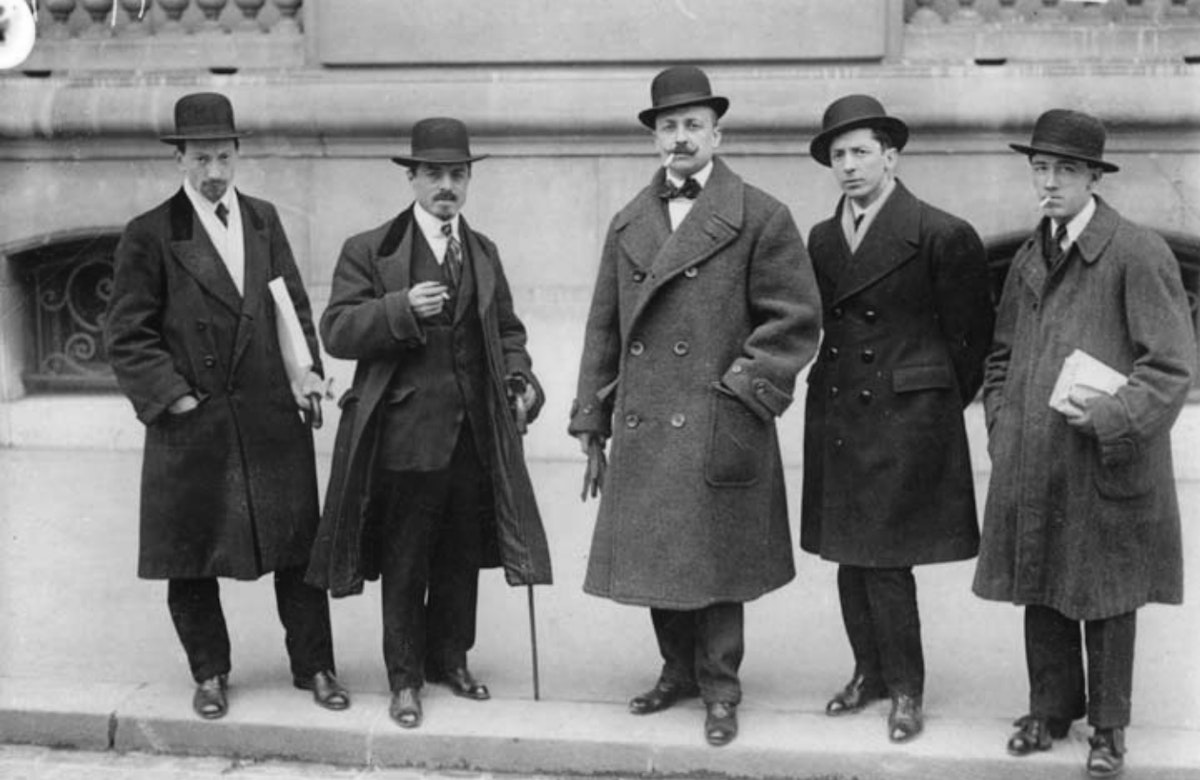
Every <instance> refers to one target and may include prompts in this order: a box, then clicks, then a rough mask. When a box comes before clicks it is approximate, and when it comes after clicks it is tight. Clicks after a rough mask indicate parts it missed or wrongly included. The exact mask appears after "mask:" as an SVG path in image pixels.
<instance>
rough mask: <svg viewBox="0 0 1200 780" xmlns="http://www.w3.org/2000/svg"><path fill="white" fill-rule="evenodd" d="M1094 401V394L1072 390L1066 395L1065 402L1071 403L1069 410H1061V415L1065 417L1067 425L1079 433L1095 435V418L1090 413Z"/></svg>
mask: <svg viewBox="0 0 1200 780" xmlns="http://www.w3.org/2000/svg"><path fill="white" fill-rule="evenodd" d="M1095 401H1096V396H1093V395H1084V394H1081V393H1079V392H1077V391H1075V390H1072V391H1071V393H1070V394H1069V395H1068V396H1067V402H1068V403H1069V404H1070V405H1071V411H1069V412H1063V416H1064V417H1066V418H1067V425H1070V426H1071V427H1072V428H1074V429H1075V430H1077V431H1079V432H1080V433H1085V434H1087V435H1089V436H1095V435H1096V420H1095V418H1094V417H1093V413H1092V408H1093V406H1094V404H1095Z"/></svg>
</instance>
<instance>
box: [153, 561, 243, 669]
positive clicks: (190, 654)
mask: <svg viewBox="0 0 1200 780" xmlns="http://www.w3.org/2000/svg"><path fill="white" fill-rule="evenodd" d="M167 607H168V609H170V611H171V620H172V622H174V624H175V632H176V634H178V635H179V641H180V643H181V644H182V645H183V650H184V652H185V653H186V654H187V658H188V666H189V667H190V668H191V672H192V678H193V679H194V680H195V681H196V682H202V681H204V680H207V679H209V678H210V677H216V676H217V675H219V674H229V668H230V664H229V631H228V630H227V629H226V627H225V614H224V612H222V610H221V595H220V587H219V585H218V584H217V580H216V578H215V577H205V578H200V579H173V580H169V581H168V582H167Z"/></svg>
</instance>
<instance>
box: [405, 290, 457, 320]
mask: <svg viewBox="0 0 1200 780" xmlns="http://www.w3.org/2000/svg"><path fill="white" fill-rule="evenodd" d="M448 300H450V294H449V293H448V292H446V285H444V284H442V283H441V282H418V283H416V284H414V285H413V286H412V287H411V288H409V290H408V305H409V306H410V307H412V311H413V314H415V315H417V319H419V320H427V319H429V318H431V317H436V316H437V315H439V314H441V313H442V308H443V307H444V306H445V305H446V301H448Z"/></svg>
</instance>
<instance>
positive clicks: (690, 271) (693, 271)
mask: <svg viewBox="0 0 1200 780" xmlns="http://www.w3.org/2000/svg"><path fill="white" fill-rule="evenodd" d="M698 273H700V272H699V271H698V270H696V266H692V267H691V268H689V269H687V270H686V271H684V272H683V275H684V276H686V277H687V278H689V279H695V278H696V274H698Z"/></svg>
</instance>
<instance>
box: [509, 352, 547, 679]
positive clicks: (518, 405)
mask: <svg viewBox="0 0 1200 780" xmlns="http://www.w3.org/2000/svg"><path fill="white" fill-rule="evenodd" d="M525 388H526V382H525V379H524V378H523V377H521V376H516V375H514V376H510V377H509V378H508V379H507V380H506V382H505V390H506V391H507V394H508V400H509V403H510V404H511V406H512V413H513V421H514V422H515V423H516V425H517V433H518V434H520V435H522V436H524V435H525V431H526V430H528V422H527V420H528V411H527V410H526V408H525V398H524V395H525ZM525 587H526V588H527V589H528V590H527V592H528V594H529V645H530V648H531V649H532V651H533V652H532V661H533V700H534V701H538V700H539V699H541V697H542V691H541V686H540V684H539V681H538V647H537V615H536V613H535V612H534V609H533V585H526V586H525Z"/></svg>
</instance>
